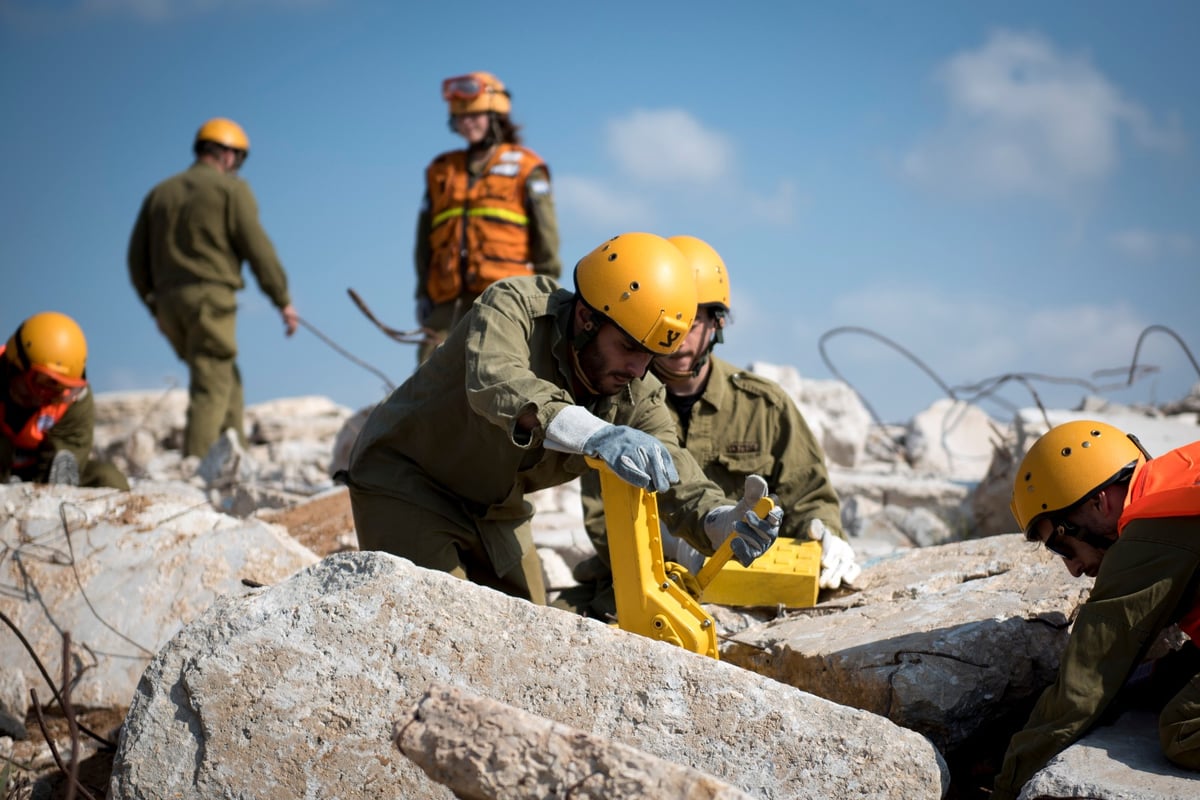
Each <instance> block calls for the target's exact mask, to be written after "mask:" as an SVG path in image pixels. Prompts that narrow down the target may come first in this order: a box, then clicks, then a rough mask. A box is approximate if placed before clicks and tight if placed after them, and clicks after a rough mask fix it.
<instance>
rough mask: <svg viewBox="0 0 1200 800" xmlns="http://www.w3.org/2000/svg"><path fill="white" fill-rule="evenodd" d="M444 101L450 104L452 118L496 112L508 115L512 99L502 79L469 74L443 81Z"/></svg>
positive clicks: (473, 73) (484, 73) (480, 73)
mask: <svg viewBox="0 0 1200 800" xmlns="http://www.w3.org/2000/svg"><path fill="white" fill-rule="evenodd" d="M442 99H443V100H445V101H446V102H447V103H449V104H450V114H451V116H456V115H458V114H479V113H484V112H488V111H494V112H495V113H497V114H507V113H508V112H509V111H511V110H512V99H511V97H510V95H509V94H508V90H507V89H505V88H504V84H503V83H501V81H500V79H499V78H497V77H496V76H495V75H493V74H491V73H490V72H468V73H467V74H466V75H456V76H454V77H453V78H446V80H444V81H442Z"/></svg>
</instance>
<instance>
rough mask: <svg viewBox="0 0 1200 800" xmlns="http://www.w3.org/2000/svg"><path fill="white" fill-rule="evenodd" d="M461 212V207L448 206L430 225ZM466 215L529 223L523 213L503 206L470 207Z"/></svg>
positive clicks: (437, 223)
mask: <svg viewBox="0 0 1200 800" xmlns="http://www.w3.org/2000/svg"><path fill="white" fill-rule="evenodd" d="M462 213H463V210H462V208H448V209H446V210H445V211H443V212H442V213H440V214H438V215H437V216H436V217H434V218H433V226H432V227H434V228H436V227H437V226H438V225H441V224H442V223H443V222H445V221H446V220H449V219H454V218H455V217H461V216H462ZM467 216H468V217H490V218H492V219H499V220H503V221H504V222H511V223H513V224H514V225H528V224H529V217H527V216H525V215H524V214H517V213H515V212H512V211H509V210H507V209H504V208H472V209H471V210H470V211H468V212H467Z"/></svg>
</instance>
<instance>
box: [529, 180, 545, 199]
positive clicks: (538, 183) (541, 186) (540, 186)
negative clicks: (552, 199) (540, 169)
mask: <svg viewBox="0 0 1200 800" xmlns="http://www.w3.org/2000/svg"><path fill="white" fill-rule="evenodd" d="M528 186H529V193H530V194H533V195H538V196H539V197H540V196H542V195H547V194H550V181H548V180H546V179H545V178H537V179H536V180H532V181H529V183H528Z"/></svg>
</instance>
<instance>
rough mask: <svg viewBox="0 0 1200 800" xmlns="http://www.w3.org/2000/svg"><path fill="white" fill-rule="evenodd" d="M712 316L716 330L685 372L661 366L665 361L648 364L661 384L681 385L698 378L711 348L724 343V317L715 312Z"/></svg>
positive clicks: (720, 313) (710, 352)
mask: <svg viewBox="0 0 1200 800" xmlns="http://www.w3.org/2000/svg"><path fill="white" fill-rule="evenodd" d="M714 316H715V317H716V318H717V330H716V332H715V333H714V334H713V336H712V338H710V339H709V340H708V347H706V348H704V352H703V353H701V354H700V355H698V356H696V360H695V361H693V362H692V368H691V369H690V370H687V371H685V372H680V371H678V370H673V369H671V368H669V367H667V366H665V365H664V364H663V362H664V361H665V360H666V359H662V358H656V359H654V360H653V361H651V362H650V370H651V371H652V372H653V373H654V374H655V375H657V376H658V379H659V380H661V381H662V382H663V383H683V382H684V381H688V380H691V379H692V378H699V377H700V372H701V370H703V369H704V365H705V364H707V363H708V357H709V356H711V355H712V351H713V348H714V347H716V346H717V344H718V343H719V342H723V341H725V334H724V328H725V315H724V313H722V312H720V311H715V312H714Z"/></svg>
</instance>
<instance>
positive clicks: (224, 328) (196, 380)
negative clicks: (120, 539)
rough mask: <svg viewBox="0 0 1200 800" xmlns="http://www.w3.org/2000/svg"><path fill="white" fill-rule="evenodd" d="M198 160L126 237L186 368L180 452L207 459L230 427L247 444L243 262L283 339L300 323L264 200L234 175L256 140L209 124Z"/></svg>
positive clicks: (165, 188) (144, 296)
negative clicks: (276, 316) (240, 309)
mask: <svg viewBox="0 0 1200 800" xmlns="http://www.w3.org/2000/svg"><path fill="white" fill-rule="evenodd" d="M193 150H194V152H195V154H196V161H195V163H193V164H192V166H191V167H190V168H188V169H187V170H185V171H184V172H181V173H179V174H177V175H174V176H172V177H170V178H167V179H166V180H165V181H163V182H162V183H160V184H158V185H157V186H155V187H154V189H152V190H151V191H150V193H149V194H148V195H146V199H145V201H144V202H143V203H142V208H141V212H140V213H139V214H138V218H137V222H136V223H135V224H134V227H133V234H132V235H131V236H130V239H129V257H128V260H129V277H130V280H131V281H132V282H133V287H134V289H135V290H136V291H137V293H138V297H140V298H141V300H142V302H143V303H144V304H145V305H146V308H147V309H149V310H150V314H151V315H152V316H153V317H154V319H155V321H156V322H157V324H158V329H159V330H160V331H161V332H162V334H163V335H164V336H165V337H166V338H167V341H168V342H170V343H171V347H172V348H173V349H174V351H175V355H177V356H179V358H180V359H182V360H183V361H184V362H185V363H186V364H187V365H188V375H189V378H188V411H187V426H186V429H185V431H184V445H183V452H184V455H189V456H200V457H203V456H204V455H205V453H207V452H208V449H209V447H210V446H212V444H213V442H215V441H216V440H217V439H218V438H219V437H220V435H221V431H223V430H225V429H226V428H233V429H234V430H235V431H236V432H237V435H238V437H239V438H240V439H242V441H243V443H244V441H245V431H244V425H243V420H242V414H243V408H244V399H243V395H242V376H241V372H240V371H239V370H238V365H237V361H236V359H237V297H236V293H237V292H238V291H239V290H241V289H242V288H243V287H244V286H245V285H246V284H245V281H244V280H243V279H242V262H243V261H248V262H250V269H251V270H252V271H253V272H254V277H255V278H256V279H257V280H258V285H259V287H260V288H261V289H262V291H263V293H264V294H265V295H266V296H267V297H268V298H269V299H270V300H271V302H272V303H273V304H274V305H275V307H276V308H278V309H279V312H280V315H281V316H282V317H283V324H284V330H285V333H286V335H288V336H291V335H292V334H293V333H295V332H296V327H297V325H298V324H299V322H300V317H299V316H298V315H297V313H296V310H295V309H294V308H293V307H292V301H291V299H290V296H289V294H288V283H287V275H286V274H285V273H284V271H283V266H282V265H281V264H280V263H279V258H278V257H277V256H276V255H275V248H274V246H273V245H272V244H271V240H270V239H269V238H267V234H266V232H265V231H264V230H263V229H262V226H261V225H260V224H259V221H258V204H257V203H256V202H255V200H254V194H253V193H252V192H251V191H250V187H249V185H247V184H246V182H245V181H243V180H241V179H240V178H239V177H238V170H239V169H240V168H241V166H242V163H243V162H244V161H245V159H246V156H247V155H248V154H249V152H250V140H249V139H248V138H247V137H246V133H245V131H243V130H242V128H241V127H240V126H239V125H238V124H237V123H235V122H233V121H231V120H228V119H222V118H216V119H211V120H209V121H208V122H205V123H204V125H202V126H201V127H200V130H199V131H198V132H197V133H196V140H195V142H194V144H193Z"/></svg>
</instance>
